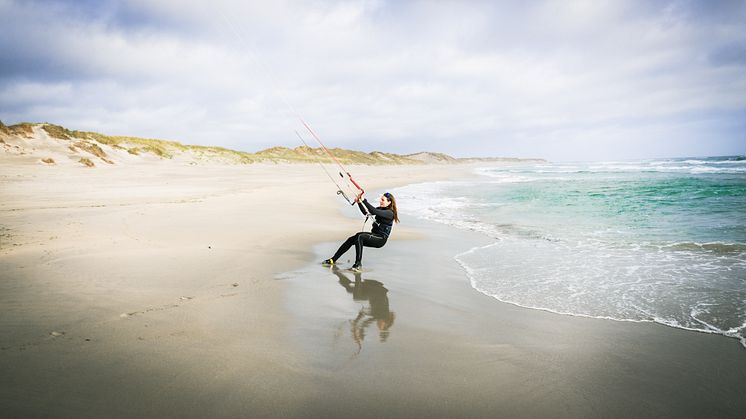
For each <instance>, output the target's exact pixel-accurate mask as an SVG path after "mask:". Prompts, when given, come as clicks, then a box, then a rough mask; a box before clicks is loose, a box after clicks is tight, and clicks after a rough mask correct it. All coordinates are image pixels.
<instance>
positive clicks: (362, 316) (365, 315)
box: [332, 266, 396, 353]
mask: <svg viewBox="0 0 746 419" xmlns="http://www.w3.org/2000/svg"><path fill="white" fill-rule="evenodd" d="M332 272H333V273H334V275H336V276H337V278H339V284H340V285H342V287H344V289H346V290H347V292H348V293H350V294H352V299H353V300H354V301H367V302H368V307H365V306H363V307H362V308H361V309H360V312H359V313H358V314H357V316H356V317H355V318H354V319H352V320H350V325H351V332H352V339H353V340H354V341H355V344H356V345H357V347H358V350H357V353H360V351H361V350H362V348H363V340H364V339H365V329H366V328H367V327H368V326H370V324H371V323H375V324H376V326H377V327H378V337H379V340H380V341H381V342H385V341H386V339H388V337H389V333H390V332H389V329H390V328H391V326H393V325H394V319H395V318H396V316H395V314H394V312H393V311H391V310H389V297H388V295H387V294H388V292H389V290H387V289H386V287H384V286H383V283H381V282H379V281H376V280H374V279H363V278H362V274H361V273H360V272H355V273H354V277H355V281H354V282H353V281H351V280H350V278H348V276H347V275H346V274H345V272H344V271H342V270H341V269H339V268H337V267H336V266H335V267H333V268H332Z"/></svg>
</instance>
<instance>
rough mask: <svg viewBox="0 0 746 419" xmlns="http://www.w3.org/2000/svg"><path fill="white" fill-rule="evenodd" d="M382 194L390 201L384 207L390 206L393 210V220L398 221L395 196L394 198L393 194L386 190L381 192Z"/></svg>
mask: <svg viewBox="0 0 746 419" xmlns="http://www.w3.org/2000/svg"><path fill="white" fill-rule="evenodd" d="M383 196H385V197H386V199H388V200H389V201H391V203H390V204H389V206H388V207H386V208H391V211H393V212H394V221H396V222H397V223H398V222H399V212H397V211H396V198H394V195H391V194H390V193H388V192H386V193H385V194H383Z"/></svg>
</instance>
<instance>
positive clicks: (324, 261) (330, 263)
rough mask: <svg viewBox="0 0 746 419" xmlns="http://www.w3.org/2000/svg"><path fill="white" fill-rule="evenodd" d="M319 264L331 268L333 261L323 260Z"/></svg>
mask: <svg viewBox="0 0 746 419" xmlns="http://www.w3.org/2000/svg"><path fill="white" fill-rule="evenodd" d="M321 264H322V265H326V266H332V265H334V260H332V259H331V258H329V259H324V260H323V261H321Z"/></svg>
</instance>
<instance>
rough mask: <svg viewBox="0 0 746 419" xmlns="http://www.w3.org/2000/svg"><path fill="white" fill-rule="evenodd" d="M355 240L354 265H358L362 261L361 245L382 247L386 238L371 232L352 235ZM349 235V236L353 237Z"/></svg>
mask: <svg viewBox="0 0 746 419" xmlns="http://www.w3.org/2000/svg"><path fill="white" fill-rule="evenodd" d="M353 237H354V238H355V239H356V241H355V265H360V263H362V261H363V247H364V246H367V247H376V248H378V247H382V246H383V245H384V244H386V239H384V238H383V237H381V236H376V235H375V234H372V233H357V234H356V235H355V236H353ZM353 237H350V238H353Z"/></svg>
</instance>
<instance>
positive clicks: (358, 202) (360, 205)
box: [357, 201, 368, 217]
mask: <svg viewBox="0 0 746 419" xmlns="http://www.w3.org/2000/svg"><path fill="white" fill-rule="evenodd" d="M357 207H358V208H360V212H362V213H363V215H365V216H366V217H367V216H368V211H366V210H365V207H364V206H363V204H362V203H361V202H360V201H357Z"/></svg>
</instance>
